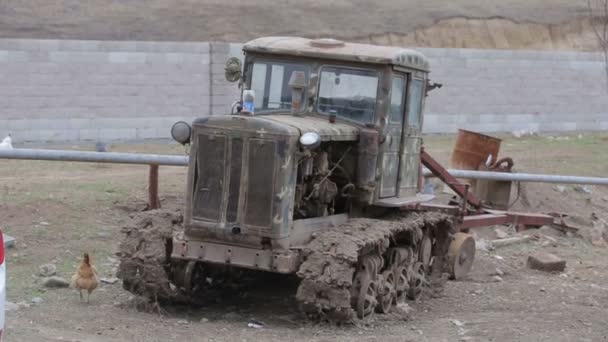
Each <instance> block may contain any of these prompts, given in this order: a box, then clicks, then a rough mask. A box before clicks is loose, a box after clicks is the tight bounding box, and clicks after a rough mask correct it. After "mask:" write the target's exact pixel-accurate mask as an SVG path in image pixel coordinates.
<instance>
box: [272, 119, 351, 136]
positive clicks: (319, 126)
mask: <svg viewBox="0 0 608 342" xmlns="http://www.w3.org/2000/svg"><path fill="white" fill-rule="evenodd" d="M260 118H263V119H267V120H272V121H275V122H280V123H283V124H286V125H290V126H294V127H296V128H297V129H299V130H300V133H301V134H304V133H307V132H315V133H317V134H319V136H321V140H322V141H354V140H357V139H358V138H359V131H360V129H359V128H358V127H356V126H354V125H349V124H345V123H341V122H336V123H330V122H329V121H328V120H327V118H320V117H313V116H293V115H264V116H260Z"/></svg>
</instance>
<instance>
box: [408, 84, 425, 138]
mask: <svg viewBox="0 0 608 342" xmlns="http://www.w3.org/2000/svg"><path fill="white" fill-rule="evenodd" d="M423 90H424V82H423V81H422V80H421V79H414V80H413V81H412V84H411V88H410V98H409V106H408V110H407V118H406V120H407V125H408V126H410V127H418V128H420V126H421V122H420V118H421V116H420V110H421V109H422V96H423Z"/></svg>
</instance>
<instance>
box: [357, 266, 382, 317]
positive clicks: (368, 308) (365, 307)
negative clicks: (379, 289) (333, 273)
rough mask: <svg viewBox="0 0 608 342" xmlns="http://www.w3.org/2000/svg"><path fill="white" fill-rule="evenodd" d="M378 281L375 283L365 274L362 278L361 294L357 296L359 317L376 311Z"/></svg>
mask: <svg viewBox="0 0 608 342" xmlns="http://www.w3.org/2000/svg"><path fill="white" fill-rule="evenodd" d="M377 303H378V302H377V301H376V283H374V282H373V281H372V280H371V278H370V277H366V276H364V277H363V279H361V287H360V290H359V295H358V296H357V306H356V307H355V309H356V311H357V317H359V318H360V319H363V318H365V317H368V316H370V315H371V314H372V313H374V308H375V307H376V304H377Z"/></svg>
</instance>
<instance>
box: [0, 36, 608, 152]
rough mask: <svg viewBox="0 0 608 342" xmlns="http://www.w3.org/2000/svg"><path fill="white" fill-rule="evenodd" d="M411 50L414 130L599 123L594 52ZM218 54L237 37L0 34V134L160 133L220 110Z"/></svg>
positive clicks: (229, 91)
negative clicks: (421, 94) (418, 66)
mask: <svg viewBox="0 0 608 342" xmlns="http://www.w3.org/2000/svg"><path fill="white" fill-rule="evenodd" d="M420 50H421V51H422V52H423V53H425V54H426V55H427V56H428V57H429V59H430V61H431V68H432V74H431V78H432V79H433V80H434V81H437V82H440V83H443V85H444V86H443V88H441V89H437V90H434V91H433V92H432V93H431V94H430V96H429V97H428V98H427V105H426V116H425V132H429V133H446V132H447V133H451V132H455V131H456V130H457V129H458V128H468V129H472V130H477V131H482V132H498V131H513V130H522V129H525V130H535V131H572V130H605V129H608V92H607V91H606V85H605V79H604V78H603V72H602V67H603V64H602V58H601V57H602V56H601V55H600V54H593V53H579V52H536V51H508V50H475V49H420ZM230 56H242V54H241V45H240V44H228V43H207V42H203V43H193V42H188V43H175V42H112V41H64V40H16V39H15V40H13V39H0V137H2V136H4V134H6V133H7V132H9V131H10V132H12V133H13V138H14V140H15V141H16V142H19V141H78V140H103V141H111V140H135V139H148V138H167V137H169V129H170V127H171V125H172V124H173V123H174V122H175V121H178V120H187V121H190V120H192V119H194V118H195V117H199V116H203V115H220V114H227V113H229V112H230V108H231V104H232V103H233V101H234V100H236V99H237V98H238V95H239V90H238V88H237V87H236V84H234V83H228V82H226V81H225V79H224V63H225V61H226V59H227V58H228V57H230Z"/></svg>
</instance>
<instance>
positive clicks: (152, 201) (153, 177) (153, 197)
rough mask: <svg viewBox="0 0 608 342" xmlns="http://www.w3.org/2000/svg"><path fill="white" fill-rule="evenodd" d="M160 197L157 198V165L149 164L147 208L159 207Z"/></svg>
mask: <svg viewBox="0 0 608 342" xmlns="http://www.w3.org/2000/svg"><path fill="white" fill-rule="evenodd" d="M159 208H160V199H159V198H158V165H156V164H150V174H149V177H148V209H149V210H151V209H159Z"/></svg>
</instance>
